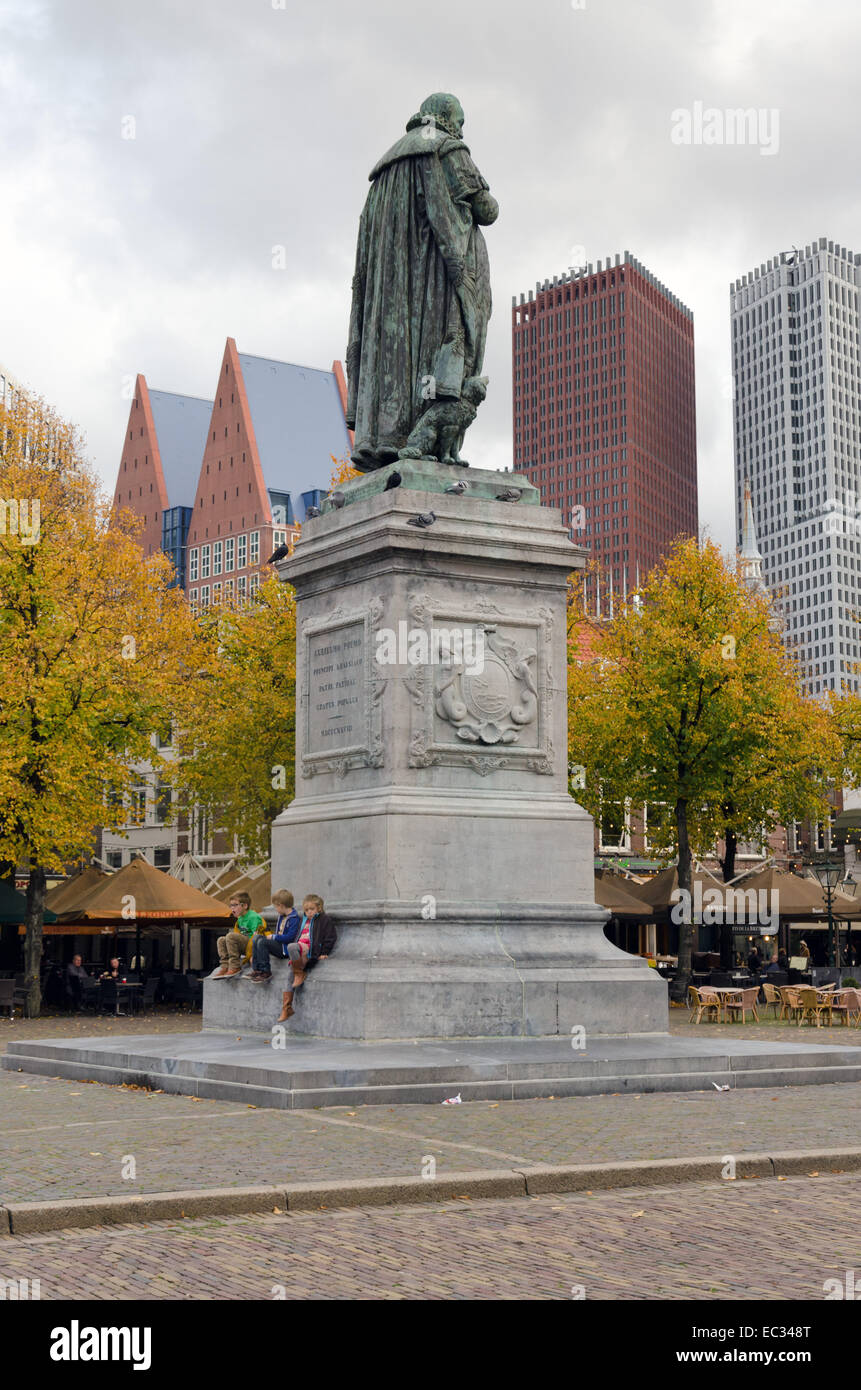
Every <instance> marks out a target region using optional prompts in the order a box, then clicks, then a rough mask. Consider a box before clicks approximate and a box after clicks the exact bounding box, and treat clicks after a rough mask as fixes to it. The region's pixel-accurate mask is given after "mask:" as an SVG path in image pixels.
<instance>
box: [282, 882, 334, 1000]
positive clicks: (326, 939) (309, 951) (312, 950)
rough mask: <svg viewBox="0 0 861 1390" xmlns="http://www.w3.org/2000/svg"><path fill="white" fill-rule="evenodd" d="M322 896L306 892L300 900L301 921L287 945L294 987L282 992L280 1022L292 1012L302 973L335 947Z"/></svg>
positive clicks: (303, 981)
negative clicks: (295, 933) (292, 939)
mask: <svg viewBox="0 0 861 1390" xmlns="http://www.w3.org/2000/svg"><path fill="white" fill-rule="evenodd" d="M323 907H324V903H323V899H322V898H321V897H320V896H319V895H318V894H317V893H308V894H307V895H306V896H305V898H303V900H302V921H301V923H300V926H299V931H298V933H297V935H296V940H295V941H294V942H292V943H290V944H289V945H288V947H287V955H288V957H289V960H290V964H291V965H292V967H293V987H292V989H285V990H284V992H283V994H282V996H281V1013H280V1015H279V1018H278V1022H279V1023H286V1022H287V1019H288V1018H290V1016H291V1015H292V1014H293V1013H295V1010H294V1008H293V995H294V992H295V991H296V990H297V989H298V988H299V986H300V985H302V984H304V983H305V975H306V973H307V971H309V970H311V969H312V968H313V966H315V965H316V964H317V962H318V961H319V960H327V959H328V957H329V956H330V955H331V953H332V951H334V949H335V943H336V941H337V940H338V933H337V931H336V930H335V924H334V922H333V921H332V919H331V917H330V916H329V914H328V913H327V912H324V911H323Z"/></svg>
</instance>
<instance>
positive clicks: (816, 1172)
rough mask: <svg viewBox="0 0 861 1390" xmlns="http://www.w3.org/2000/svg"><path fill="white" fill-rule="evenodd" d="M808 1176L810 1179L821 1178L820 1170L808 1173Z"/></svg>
mask: <svg viewBox="0 0 861 1390" xmlns="http://www.w3.org/2000/svg"><path fill="white" fill-rule="evenodd" d="M807 1176H808V1177H809V1178H818V1177H819V1170H818V1169H816V1171H815V1172H813V1173H808V1174H807Z"/></svg>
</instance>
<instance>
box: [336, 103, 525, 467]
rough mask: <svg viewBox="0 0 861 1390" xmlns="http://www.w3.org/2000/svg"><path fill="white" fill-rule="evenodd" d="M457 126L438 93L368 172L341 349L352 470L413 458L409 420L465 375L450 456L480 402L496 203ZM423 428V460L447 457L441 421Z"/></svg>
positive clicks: (454, 389) (455, 393)
mask: <svg viewBox="0 0 861 1390" xmlns="http://www.w3.org/2000/svg"><path fill="white" fill-rule="evenodd" d="M462 132H463V108H462V107H461V104H460V102H459V101H458V100H457V98H456V97H453V96H449V95H448V94H447V93H445V92H437V93H435V94H434V95H433V96H430V97H428V98H427V100H426V101H424V102H422V105H421V110H420V111H419V112H418V114H417V115H415V116H413V118H412V120H411V121H410V122H409V123H408V125H407V133H406V135H404V136H403V137H402V138H401V139H400V140H399V141H398V142H397V144H396V145H394V146H393V147H392V149H390V150H389V152H388V154H386V155H384V156H383V158H382V159H381V160H380V161H379V162H378V163H377V165H376V166H375V167H374V169H373V171H372V173H371V175H370V178H371V189H370V192H369V194H368V198H367V201H366V203H365V207H364V211H363V212H362V217H361V221H360V223H359V239H358V246H357V249H356V271H355V275H354V276H353V304H352V312H351V316H350V339H349V344H348V347H347V379H348V388H349V389H348V399H347V424H348V425H349V426H350V428H351V429H354V430H355V446H354V453H353V463H354V464H355V466H356V468H358V469H359V470H360V471H361V472H365V473H366V472H370V471H372V470H373V469H375V468H381V467H382V466H383V465H384V464H387V463H390V462H392V461H393V460H395V459H397V458H398V456H399V455H400V454H401V451H402V450H405V451H407V452H405V453H404V454H403V457H417V455H416V454H415V453H413V452H412V449H413V448H414V447H416V445H415V444H413V442H412V441H411V440H410V436H411V434H412V432H413V430H414V428H415V427H416V425H417V423H418V422H419V420H420V418H421V417H422V416H423V415H424V414H425V412H430V410H431V409H432V408H433V407H434V403H435V402H439V403H440V404H442V403H444V402H459V401H460V400H461V398H462V395H463V388H464V383H465V382H467V381H470V382H471V385H470V389H469V393H468V396H467V401H466V406H465V409H464V410H463V411H462V412H460V414H459V415H458V416H457V422H458V424H457V439H456V440H455V445H454V450H453V453H454V455H455V456H456V455H457V454H458V444H459V440H461V439H462V437H463V430H464V429H465V428H466V426H467V424H469V423H470V422H471V419H474V417H475V407H476V406H477V404H478V401H479V399H483V391H482V393H481V394H479V393H478V391H477V389H476V388H475V386H474V380H475V379H476V378H479V377H480V376H481V368H482V363H483V361H484V348H485V341H486V338H487V324H488V320H489V318H490V312H491V296H490V267H489V264H488V259H487V247H486V245H485V241H484V237H483V235H482V233H481V230H480V229H481V227H482V226H487V225H489V224H490V223H492V222H495V221H496V218H497V216H498V213H499V206H498V204H497V202H496V199H495V198H493V197H492V196H491V194H490V192H489V191H488V185H487V182H486V180H485V179H483V178H482V176H481V174H480V173H479V171H478V169H477V168H476V166H475V164H474V163H473V161H472V157H471V155H470V152H469V149H468V147H467V146H466V145H465V144H464V141H463V139H462V138H461V137H462ZM437 408H439V407H437ZM453 423H454V421H450V422H449V424H450V425H452V424H453ZM431 433H432V434H434V438H433V440H432V443H433V447H434V450H435V452H434V453H433V455H432V456H433V457H436V458H439V457H441V455H440V453H439V450H440V448H442V449H443V450H445V451H446V452H447V453H448V455H449V457H448V461H449V462H456V461H457V458H456V457H453V456H452V448H451V438H452V435H451V429H450V428H449V429H447V430H445V431H441V430H436V431H433V430H432V431H431ZM442 434H445V438H444V439H442V438H441V436H442ZM427 437H428V438H430V435H428V436H427Z"/></svg>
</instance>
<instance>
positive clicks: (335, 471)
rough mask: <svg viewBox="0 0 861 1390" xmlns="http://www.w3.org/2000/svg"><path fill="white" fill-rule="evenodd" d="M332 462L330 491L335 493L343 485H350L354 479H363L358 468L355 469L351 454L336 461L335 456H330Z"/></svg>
mask: <svg viewBox="0 0 861 1390" xmlns="http://www.w3.org/2000/svg"><path fill="white" fill-rule="evenodd" d="M329 457H330V459H331V460H332V476H331V477H330V479H329V491H330V492H332V491H334V489H335V488H337V487H340V486H341V484H342V483H348V482H350V480H351V479H352V478H361V476H362V475H361V473H360V472H359V470H358V468H354V467H353V464H352V461H351V459H350V456H349V454H344V456H343V457H342V458H339V459H336V458H335V455H334V454H330V455H329Z"/></svg>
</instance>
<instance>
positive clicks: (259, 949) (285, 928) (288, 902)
mask: <svg viewBox="0 0 861 1390" xmlns="http://www.w3.org/2000/svg"><path fill="white" fill-rule="evenodd" d="M272 906H273V907H274V908H277V911H278V921H277V922H276V923H275V931H274V933H273V935H272V936H264V935H263V934H262V932H256V933H255V935H254V936H253V937H252V939H251V940H252V956H251V963H252V965H253V967H254V969H253V970H252V972H251V975H250V976H249V978H250V979H251V981H252V982H253V983H254V984H255V985H264V984H266V983H267V982H268V981H269V980H271V979H272V965H271V959H270V958H271V957H272V956H275V957H276V959H278V960H284V959H286V957H287V947H288V946H289V945H290V944H291V943H292V942H294V941H295V940H296V937H297V936H298V935H299V928H300V926H301V923H302V919H301V917H300V916H299V913H298V912H297V911H296V909H295V907H294V906H293V894H292V893H291V892H289V890H288V889H286V888H282V889H281V891H280V893H273V894H272Z"/></svg>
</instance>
